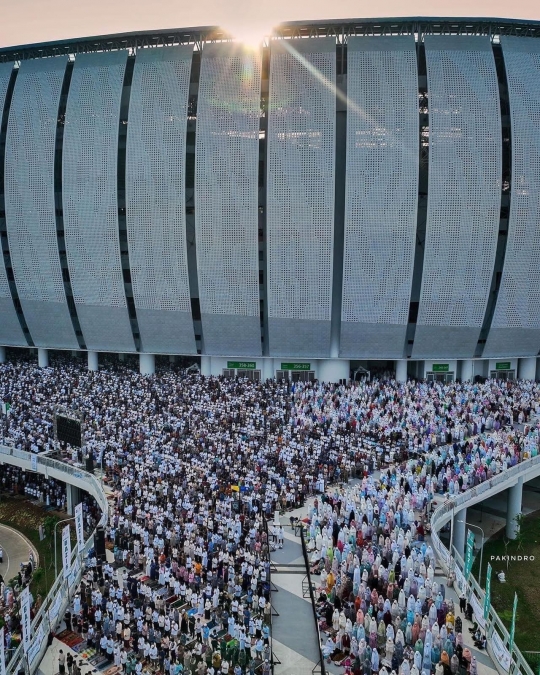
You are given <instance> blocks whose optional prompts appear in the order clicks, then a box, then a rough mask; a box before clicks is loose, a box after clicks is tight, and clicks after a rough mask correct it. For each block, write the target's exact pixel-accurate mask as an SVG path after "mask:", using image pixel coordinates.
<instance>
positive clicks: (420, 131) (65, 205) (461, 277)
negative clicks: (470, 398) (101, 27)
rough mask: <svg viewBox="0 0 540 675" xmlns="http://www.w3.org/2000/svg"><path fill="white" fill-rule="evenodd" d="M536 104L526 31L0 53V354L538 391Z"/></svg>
mask: <svg viewBox="0 0 540 675" xmlns="http://www.w3.org/2000/svg"><path fill="white" fill-rule="evenodd" d="M539 92H540V22H523V21H510V20H498V19H384V20H355V21H335V22H314V23H306V24H304V23H298V22H297V23H292V24H286V25H283V26H280V27H279V28H278V29H276V31H275V33H274V34H273V35H272V36H271V37H269V38H268V39H267V40H266V41H265V43H264V45H263V46H262V48H261V49H260V50H247V49H244V48H243V47H242V46H241V45H239V44H238V43H236V42H234V41H230V40H228V39H227V36H226V35H225V34H224V33H223V32H221V31H220V30H219V29H215V28H198V29H184V30H173V31H157V32H148V33H141V34H126V35H115V36H106V37H97V38H83V39H78V40H73V41H61V42H56V43H47V44H42V45H31V46H24V47H11V48H7V49H3V50H0V106H1V107H2V109H3V118H2V128H1V136H0V161H1V165H2V169H3V175H2V180H1V181H0V190H1V191H2V207H1V208H2V212H1V213H0V218H1V222H0V230H1V234H2V245H3V251H4V264H3V265H0V317H1V320H0V345H3V346H10V345H11V346H30V347H38V348H40V349H42V350H46V349H72V350H87V351H88V352H89V361H90V360H91V359H92V358H93V357H92V355H93V353H94V352H99V351H105V352H119V353H127V352H134V353H137V352H138V353H140V354H141V363H142V364H144V365H143V367H144V368H146V369H149V370H151V369H152V355H154V354H183V355H190V354H193V355H196V354H200V355H201V363H202V368H203V372H207V373H221V372H222V371H223V370H224V369H227V370H229V371H234V370H236V371H238V370H241V371H242V370H260V371H261V373H262V376H263V377H268V376H273V375H275V374H276V372H277V371H283V372H289V371H291V372H294V371H297V372H301V371H302V368H305V366H306V364H309V368H305V369H306V370H307V371H309V372H313V373H314V374H315V375H316V376H318V377H320V378H321V379H340V378H344V377H347V376H348V374H349V366H350V363H351V361H359V362H361V363H362V362H366V361H367V360H389V359H390V360H395V361H397V362H398V373H399V374H400V376H401V377H402V376H403V373H404V372H405V373H406V369H407V363H409V370H410V371H412V372H414V374H418V375H425V374H426V373H428V372H430V373H433V372H438V369H437V368H436V366H440V368H439V372H449V373H453V376H461V377H470V376H472V375H474V374H485V375H487V374H488V373H489V372H491V371H492V370H495V369H497V370H499V371H501V372H502V371H503V370H505V369H504V368H502V365H507V366H509V367H508V368H506V370H508V371H513V372H514V373H515V374H516V375H517V373H518V371H519V372H520V375H525V376H528V377H535V375H536V357H537V355H538V353H539V350H540V266H539V265H538V250H539V249H540V123H539V120H540V94H539ZM518 358H519V359H521V360H520V362H519V365H518ZM441 362H442V363H441ZM231 364H234V366H233V365H231ZM302 364H304V365H302ZM242 366H248V367H242ZM446 366H448V368H446ZM419 368H420V370H421V372H420V371H419Z"/></svg>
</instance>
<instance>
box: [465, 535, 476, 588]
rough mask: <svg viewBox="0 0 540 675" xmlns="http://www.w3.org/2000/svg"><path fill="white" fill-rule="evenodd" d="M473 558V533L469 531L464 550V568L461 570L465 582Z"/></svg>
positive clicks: (469, 572)
mask: <svg viewBox="0 0 540 675" xmlns="http://www.w3.org/2000/svg"><path fill="white" fill-rule="evenodd" d="M473 558H474V532H472V531H471V530H469V531H468V533H467V546H466V548H465V567H464V568H463V576H464V577H465V579H466V580H467V581H469V577H470V576H471V570H472V564H473Z"/></svg>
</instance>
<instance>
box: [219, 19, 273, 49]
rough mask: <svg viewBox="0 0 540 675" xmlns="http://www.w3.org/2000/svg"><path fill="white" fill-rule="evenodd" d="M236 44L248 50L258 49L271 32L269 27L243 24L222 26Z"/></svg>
mask: <svg viewBox="0 0 540 675" xmlns="http://www.w3.org/2000/svg"><path fill="white" fill-rule="evenodd" d="M222 28H223V29H224V30H226V31H227V33H229V34H230V35H231V36H232V37H233V38H234V40H235V41H236V42H238V43H241V44H243V45H244V46H245V47H248V48H250V49H258V48H259V47H260V46H261V44H262V43H263V41H264V38H265V37H266V36H267V35H270V34H271V32H272V27H271V26H262V25H255V24H244V25H241V26H239V25H238V24H237V25H235V26H232V25H231V26H228V25H224V26H222Z"/></svg>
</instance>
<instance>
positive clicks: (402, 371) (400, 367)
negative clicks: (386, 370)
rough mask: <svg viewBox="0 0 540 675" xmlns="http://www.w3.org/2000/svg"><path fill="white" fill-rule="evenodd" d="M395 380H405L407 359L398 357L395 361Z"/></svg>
mask: <svg viewBox="0 0 540 675" xmlns="http://www.w3.org/2000/svg"><path fill="white" fill-rule="evenodd" d="M396 380H397V381H398V382H407V360H406V359H400V360H399V361H396Z"/></svg>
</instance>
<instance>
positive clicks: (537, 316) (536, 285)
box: [483, 36, 540, 356]
mask: <svg viewBox="0 0 540 675" xmlns="http://www.w3.org/2000/svg"><path fill="white" fill-rule="evenodd" d="M501 45H502V48H503V54H504V62H505V67H506V76H507V80H508V93H509V98H510V115H511V124H512V194H511V198H510V219H509V223H508V240H507V244H506V255H505V261H504V268H503V275H502V279H501V285H500V289H499V295H498V298H497V304H496V306H495V313H494V315H493V321H492V324H491V330H490V332H489V335H488V338H487V341H486V346H485V349H484V354H483V355H484V356H501V355H504V356H507V355H512V356H536V354H537V353H538V350H539V349H540V264H539V262H538V261H539V259H540V40H532V39H529V38H521V39H518V38H512V37H506V36H503V37H502V38H501Z"/></svg>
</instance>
